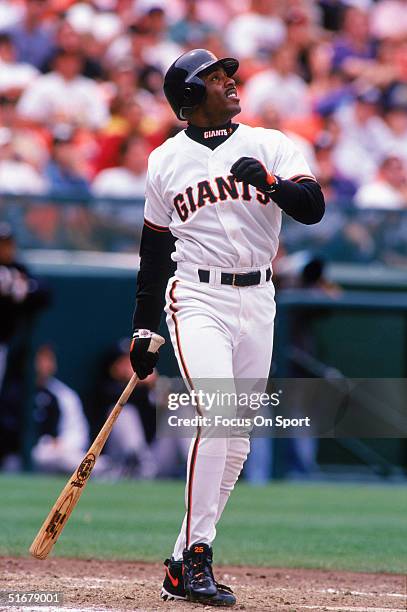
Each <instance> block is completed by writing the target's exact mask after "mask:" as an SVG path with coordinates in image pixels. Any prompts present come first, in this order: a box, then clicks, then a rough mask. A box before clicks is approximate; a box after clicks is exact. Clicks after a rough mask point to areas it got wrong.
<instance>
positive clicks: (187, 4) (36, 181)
mask: <svg viewBox="0 0 407 612" xmlns="http://www.w3.org/2000/svg"><path fill="white" fill-rule="evenodd" d="M195 47H204V48H208V49H210V50H212V51H213V52H214V53H215V54H216V55H218V56H230V55H231V56H236V57H237V58H238V59H239V60H240V62H241V67H240V70H239V73H238V85H239V92H240V96H241V98H242V102H243V103H242V108H243V112H242V113H241V115H240V116H239V118H238V120H239V121H242V122H246V123H249V124H252V125H261V126H264V127H268V128H278V129H282V130H284V131H285V132H287V133H288V135H289V136H291V137H292V138H293V139H294V140H295V141H296V143H297V144H298V146H299V147H300V148H301V149H302V151H303V152H304V154H305V156H306V157H307V159H308V161H309V163H310V165H311V167H312V169H313V171H314V172H315V174H316V176H317V177H318V179H319V181H320V182H321V184H322V186H323V188H324V191H325V195H326V198H327V200H329V201H331V202H332V201H348V202H349V201H350V200H353V199H354V201H355V202H356V204H357V205H358V206H361V207H383V208H394V209H395V208H403V207H404V206H405V202H406V201H407V170H406V165H407V2H406V0H378V1H373V0H314V1H313V0H284V1H283V0H223V1H222V2H221V3H219V2H218V1H216V0H167V1H164V0H89V1H87V2H86V1H77V2H75V1H72V0H3V1H2V2H1V3H0V193H1V192H3V193H11V194H21V193H30V194H48V195H49V194H53V195H56V196H63V197H71V198H84V199H85V198H88V197H90V196H92V195H94V196H100V197H113V198H114V197H120V198H135V197H143V193H144V180H145V171H146V162H147V157H148V154H149V152H150V151H151V150H152V149H153V148H154V147H156V146H157V145H159V144H160V143H162V142H163V141H164V140H165V139H166V138H167V137H168V136H170V135H172V134H174V133H176V132H177V131H178V130H180V129H182V127H183V125H182V124H181V123H179V122H178V121H177V120H176V119H175V117H174V116H173V114H172V112H171V111H170V109H169V107H168V105H167V103H166V101H165V99H164V96H163V93H162V78H163V74H164V73H165V71H166V69H167V68H168V66H169V65H170V64H171V63H172V62H173V61H174V59H175V58H176V57H177V56H178V55H180V54H181V53H182V52H184V51H185V50H188V49H191V48H195Z"/></svg>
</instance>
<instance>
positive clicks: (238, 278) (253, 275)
mask: <svg viewBox="0 0 407 612" xmlns="http://www.w3.org/2000/svg"><path fill="white" fill-rule="evenodd" d="M198 276H199V280H200V281H201V283H209V277H210V272H209V270H198ZM270 278H271V270H270V268H268V269H267V270H266V281H269V280H270ZM220 282H221V284H222V285H232V286H233V287H251V286H252V285H259V284H260V282H261V272H260V270H257V271H255V272H247V273H246V274H232V273H230V272H222V274H221V277H220Z"/></svg>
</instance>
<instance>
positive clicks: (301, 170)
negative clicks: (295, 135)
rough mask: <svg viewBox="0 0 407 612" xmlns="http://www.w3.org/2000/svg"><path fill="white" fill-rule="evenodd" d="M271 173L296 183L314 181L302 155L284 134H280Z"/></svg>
mask: <svg viewBox="0 0 407 612" xmlns="http://www.w3.org/2000/svg"><path fill="white" fill-rule="evenodd" d="M272 172H273V174H275V175H277V176H279V177H280V178H282V179H285V180H290V181H294V182H296V183H299V182H301V181H302V180H314V181H315V180H316V179H315V176H314V175H313V174H312V172H311V169H310V167H309V165H308V164H307V162H306V161H305V158H304V156H303V154H302V153H301V152H300V150H299V149H297V147H296V146H295V144H294V143H293V142H292V141H291V140H290V139H289V138H287V136H285V134H281V140H280V144H279V147H278V151H277V156H276V161H275V164H274V168H273V169H272Z"/></svg>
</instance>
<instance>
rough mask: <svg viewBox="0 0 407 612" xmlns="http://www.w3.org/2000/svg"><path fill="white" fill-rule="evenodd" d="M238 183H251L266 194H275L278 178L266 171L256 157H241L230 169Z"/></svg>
mask: <svg viewBox="0 0 407 612" xmlns="http://www.w3.org/2000/svg"><path fill="white" fill-rule="evenodd" d="M230 171H231V173H232V174H233V176H234V177H235V178H236V179H237V180H238V181H244V182H245V183H249V184H250V185H253V186H254V187H256V189H258V190H259V191H263V192H264V193H273V191H275V190H276V187H277V185H278V181H279V179H278V177H276V176H274V175H273V174H271V173H270V172H268V171H267V170H266V168H265V167H264V166H263V164H262V163H261V162H260V161H258V160H257V159H254V157H241V158H240V159H238V160H237V162H235V163H234V164H233V166H232V167H231V169H230Z"/></svg>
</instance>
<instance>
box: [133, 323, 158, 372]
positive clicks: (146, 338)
mask: <svg viewBox="0 0 407 612" xmlns="http://www.w3.org/2000/svg"><path fill="white" fill-rule="evenodd" d="M152 335H153V332H151V331H150V330H148V329H135V330H134V332H133V337H132V341H131V344H130V361H131V366H132V368H133V370H134V372H135V373H136V374H137V376H138V377H139V379H140V380H144V378H147V376H149V375H150V374H152V372H153V370H154V368H155V366H156V364H157V361H158V352H157V353H151V352H150V351H149V350H148V347H149V346H150V341H151V338H152Z"/></svg>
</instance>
